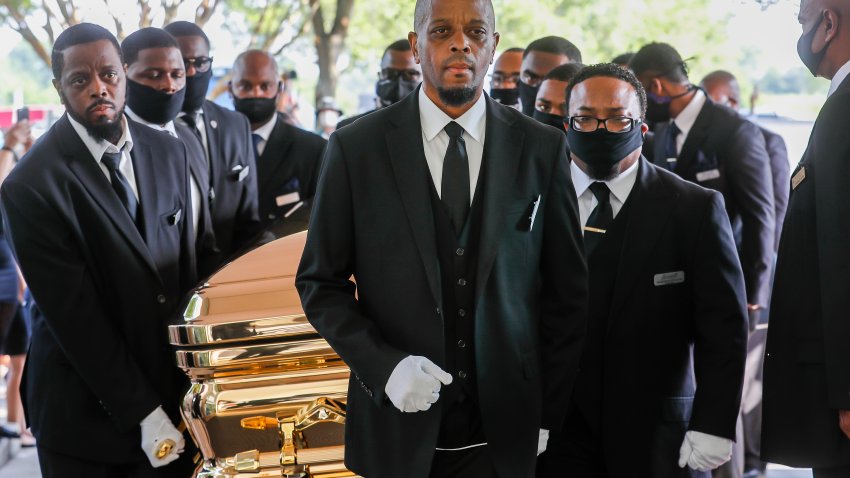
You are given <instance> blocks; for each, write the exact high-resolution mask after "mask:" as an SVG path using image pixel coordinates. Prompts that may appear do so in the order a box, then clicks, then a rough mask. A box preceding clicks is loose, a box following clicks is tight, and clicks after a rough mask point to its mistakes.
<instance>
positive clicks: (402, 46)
mask: <svg viewBox="0 0 850 478" xmlns="http://www.w3.org/2000/svg"><path fill="white" fill-rule="evenodd" d="M410 50H411V48H410V42H409V41H407V40H396V41H394V42H392V43H390V46H388V47H387V48H386V49H385V50H384V54H383V55H381V59H382V60H383V59H384V57H385V56H387V53H389V52H391V51H410Z"/></svg>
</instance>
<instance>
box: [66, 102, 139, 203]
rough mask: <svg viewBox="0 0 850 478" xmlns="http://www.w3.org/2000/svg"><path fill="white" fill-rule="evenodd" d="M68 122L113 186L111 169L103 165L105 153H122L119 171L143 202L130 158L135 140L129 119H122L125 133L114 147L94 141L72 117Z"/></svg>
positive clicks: (106, 142) (69, 117) (137, 199)
mask: <svg viewBox="0 0 850 478" xmlns="http://www.w3.org/2000/svg"><path fill="white" fill-rule="evenodd" d="M68 121H70V122H71V126H72V127H73V128H74V131H76V132H77V135H79V137H80V139H81V140H83V144H85V145H86V149H88V150H89V153H91V155H92V157H93V158H94V160H95V162H97V165H98V166H100V169H101V171H103V174H104V175H105V176H106V180H107V181H109V183H110V184H112V179H111V178H110V176H109V169H108V168H107V167H106V165H105V164H103V162H102V159H103V153H118V152H120V153H121V161H120V162H119V163H118V170H119V171H121V174H123V175H124V177H125V178H126V179H127V182H128V183H130V189H131V190H132V191H133V195H134V196H136V201H138V202H139V203H141V202H142V201H141V200H140V199H139V188H138V186H137V185H136V173H135V170H134V169H133V158H132V157H131V156H130V151H132V150H133V138H132V137H131V136H130V128H128V127H127V118H125V117H124V116H122V117H121V128H122V129H123V130H124V132H123V133H122V134H121V138H120V139H119V140H118V145H117V146H116V145H114V144H112V143H110V142H109V141H106V140H103V139H94V138H92V137H91V136H90V135H89V132H88V131H86V127H85V126H83V125H81V124H80V123H78V122H77V121H76V120H74V118H71V115H68Z"/></svg>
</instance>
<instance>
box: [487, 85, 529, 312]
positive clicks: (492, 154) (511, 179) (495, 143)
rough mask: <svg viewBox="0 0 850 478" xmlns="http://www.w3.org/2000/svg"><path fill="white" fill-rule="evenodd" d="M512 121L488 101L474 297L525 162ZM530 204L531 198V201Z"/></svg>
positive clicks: (490, 262) (495, 247) (519, 133)
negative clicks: (523, 161)
mask: <svg viewBox="0 0 850 478" xmlns="http://www.w3.org/2000/svg"><path fill="white" fill-rule="evenodd" d="M513 121H514V120H513V119H512V118H510V117H509V116H508V115H507V114H505V111H504V110H503V109H502V107H500V106H495V105H494V102H493V100H491V99H490V98H489V97H487V127H486V131H487V132H486V134H485V139H484V158H483V162H482V165H481V173H480V175H479V177H478V187H477V188H476V190H481V191H482V192H483V193H484V210H483V212H482V222H481V238H480V240H479V248H480V253H479V256H478V270H477V271H476V276H475V297H476V298H477V297H480V296H481V293H482V292H483V291H484V286H485V285H486V284H487V279H488V277H489V276H490V271H491V270H492V268H493V261H494V260H495V259H496V252H497V251H498V248H499V242H500V241H499V239H500V238H501V235H502V229H503V227H504V223H505V206H506V204H507V202H508V201H509V200H510V199H511V198H513V197H514V193H513V192H514V187H513V186H514V184H515V182H516V178H517V177H518V169H519V164H520V160H521V159H522V148H523V140H524V138H525V135H524V134H523V132H522V131H521V130H519V129H517V128H514V127H513V126H512V124H513ZM529 200H530V198H529Z"/></svg>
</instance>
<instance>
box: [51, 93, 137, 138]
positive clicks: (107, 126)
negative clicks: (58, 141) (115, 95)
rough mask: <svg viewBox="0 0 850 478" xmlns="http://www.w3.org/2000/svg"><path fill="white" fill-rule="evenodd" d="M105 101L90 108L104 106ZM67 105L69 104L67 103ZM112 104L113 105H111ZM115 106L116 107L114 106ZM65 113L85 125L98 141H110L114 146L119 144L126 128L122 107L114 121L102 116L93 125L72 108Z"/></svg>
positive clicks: (90, 134)
mask: <svg viewBox="0 0 850 478" xmlns="http://www.w3.org/2000/svg"><path fill="white" fill-rule="evenodd" d="M103 103H104V101H100V102H98V103H95V104H94V105H91V106H90V107H93V106H96V105H98V104H103ZM65 104H66V105H67V104H68V102H67V101H66V102H65ZM110 104H112V103H110ZM113 106H114V105H113ZM65 111H66V112H67V113H68V116H70V117H71V118H73V119H74V121H76V122H77V123H80V124H81V125H83V127H85V128H86V132H87V133H88V134H89V136H91V137H92V138H94V139H95V140H97V141H108V142H110V143H112V144H115V143H117V142H118V140H119V139H121V135H122V134H124V128H123V126H122V124H121V118H122V117H123V116H124V107H123V106H122V107H121V109H120V110H118V112H117V114H116V115H115V118H114V119H111V120H110V119H107V118H106V117H105V116H101V117H100V118H98V121H97V122H95V123H92V122H90V121H89V120H88V118H86V117H85V116H83V115H80V114H79V113H77V112H76V111H74V110H73V109H72V108H65Z"/></svg>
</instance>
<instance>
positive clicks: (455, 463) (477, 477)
mask: <svg viewBox="0 0 850 478" xmlns="http://www.w3.org/2000/svg"><path fill="white" fill-rule="evenodd" d="M429 476H430V478H498V474H497V473H496V468H495V467H494V466H493V460H491V459H490V454H489V452H488V450H487V446H486V445H484V446H478V447H475V448H468V449H466V450H457V451H441V450H438V451H437V452H436V453H434V461H433V462H432V463H431V474H430V475H429Z"/></svg>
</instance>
